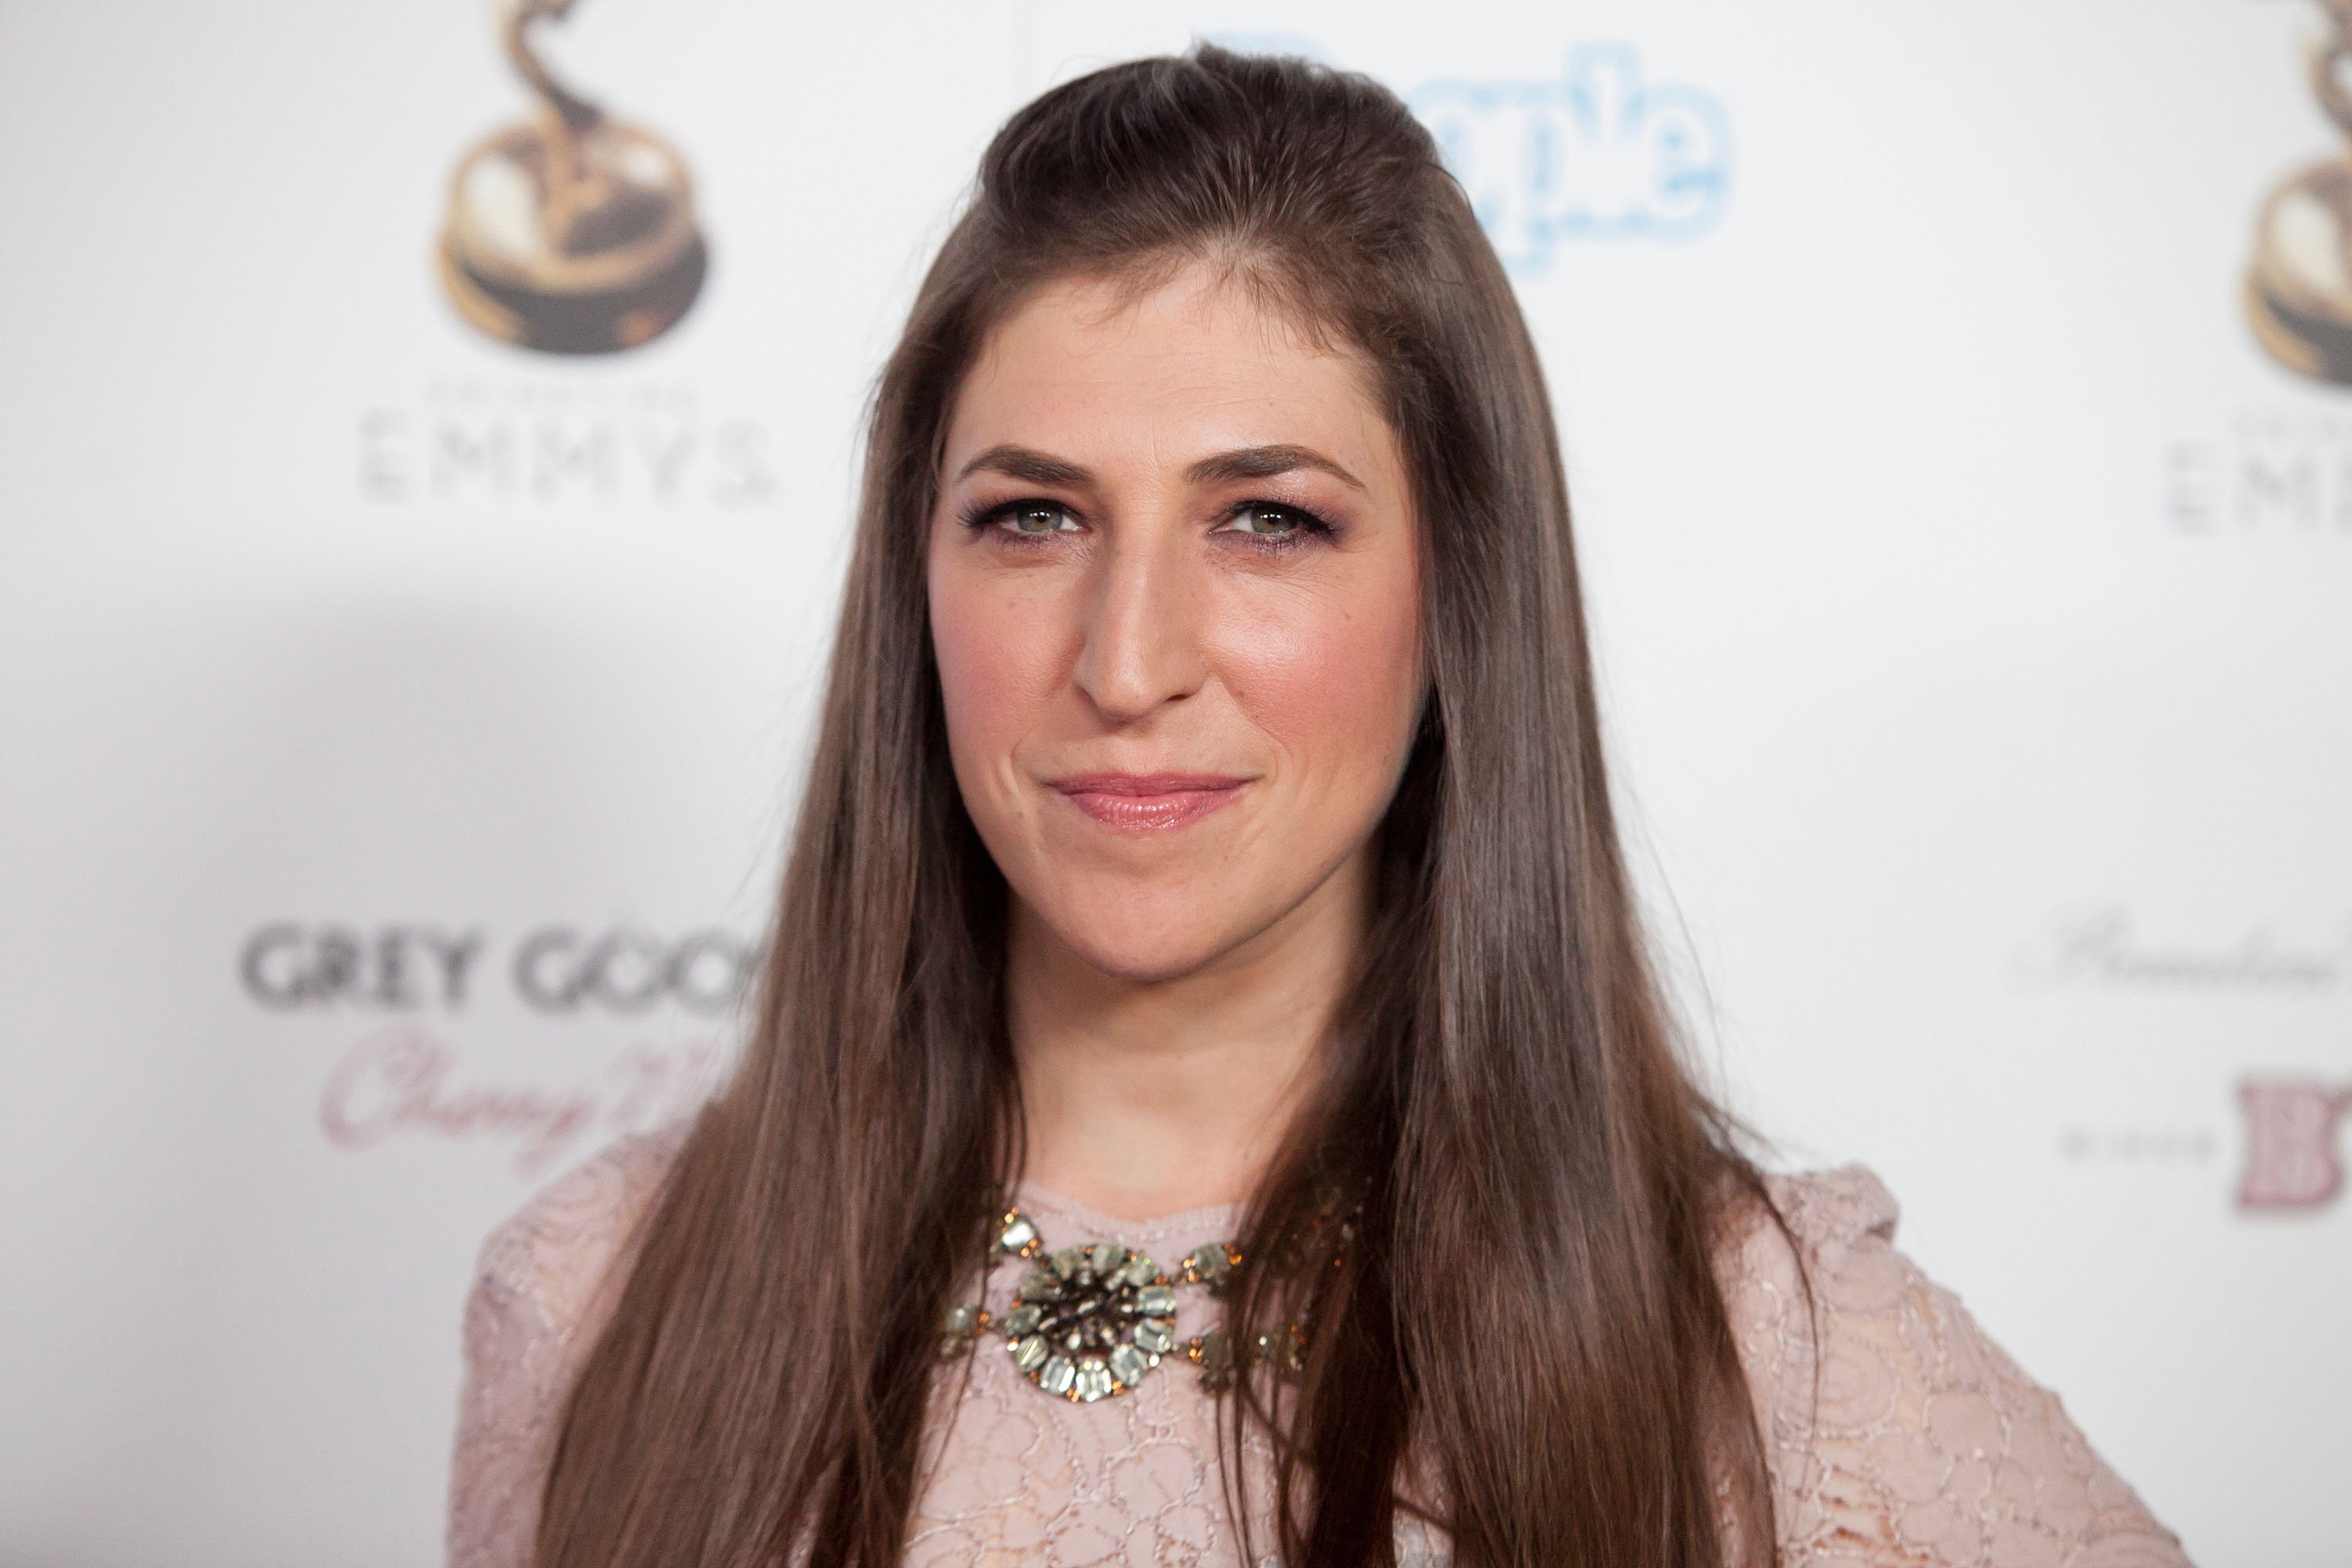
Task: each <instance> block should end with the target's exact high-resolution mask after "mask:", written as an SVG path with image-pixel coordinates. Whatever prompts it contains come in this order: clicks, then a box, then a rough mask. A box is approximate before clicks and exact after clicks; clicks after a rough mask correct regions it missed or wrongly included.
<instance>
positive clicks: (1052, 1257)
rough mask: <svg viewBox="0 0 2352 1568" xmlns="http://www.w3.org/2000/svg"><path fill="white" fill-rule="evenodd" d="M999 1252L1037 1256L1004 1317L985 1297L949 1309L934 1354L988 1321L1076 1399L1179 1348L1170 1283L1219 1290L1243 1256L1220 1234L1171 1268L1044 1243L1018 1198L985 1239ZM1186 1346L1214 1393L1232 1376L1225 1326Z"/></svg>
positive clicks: (1099, 1395)
mask: <svg viewBox="0 0 2352 1568" xmlns="http://www.w3.org/2000/svg"><path fill="white" fill-rule="evenodd" d="M1003 1258H1021V1259H1023V1260H1024V1261H1025V1262H1028V1263H1031V1264H1033V1265H1034V1268H1031V1269H1030V1271H1029V1273H1028V1274H1027V1276H1026V1277H1024V1279H1022V1281H1021V1284H1020V1286H1019V1288H1018V1289H1016V1290H1015V1291H1014V1297H1015V1304H1014V1305H1013V1307H1012V1308H1010V1309H1009V1310H1007V1311H1006V1312H1005V1314H1004V1317H1003V1321H1001V1322H1000V1321H997V1320H996V1319H995V1318H993V1317H992V1315H991V1314H990V1312H989V1310H988V1309H987V1308H986V1307H985V1306H981V1305H978V1304H974V1305H971V1306H962V1307H956V1308H953V1309H951V1310H950V1311H949V1313H948V1315H947V1319H946V1321H945V1322H943V1323H942V1324H941V1325H940V1328H941V1338H940V1356H941V1357H942V1358H952V1357H955V1356H960V1355H963V1354H965V1353H967V1352H969V1351H970V1350H971V1347H972V1345H973V1344H974V1342H977V1341H978V1340H979V1338H980V1336H981V1335H982V1334H983V1333H986V1332H988V1331H990V1330H991V1329H994V1330H996V1331H998V1332H1001V1333H1002V1334H1003V1336H1004V1348H1005V1351H1006V1353H1008V1354H1009V1355H1011V1356H1012V1358H1013V1365H1014V1366H1016V1367H1018V1368H1019V1369H1020V1370H1021V1373H1022V1375H1023V1376H1024V1377H1026V1378H1028V1380H1029V1381H1030V1382H1031V1383H1034V1384H1036V1385H1037V1386H1038V1387H1039V1388H1042V1389H1044V1390H1045V1392H1046V1393H1047V1394H1054V1395H1055V1396H1056V1397H1058V1398H1063V1399H1067V1400H1069V1401H1071V1402H1072V1403H1073V1404H1079V1405H1092V1404H1094V1403H1095V1402H1096V1401H1097V1400H1099V1399H1108V1398H1109V1397H1111V1396H1112V1395H1113V1394H1126V1393H1128V1392H1129V1391H1130V1390H1132V1389H1133V1388H1134V1387H1135V1385H1136V1384H1139V1383H1141V1382H1142V1381H1143V1379H1144V1378H1145V1377H1146V1376H1147V1375H1148V1374H1149V1373H1150V1371H1151V1369H1152V1368H1153V1367H1156V1366H1158V1365H1159V1364H1160V1358H1161V1357H1162V1356H1167V1355H1172V1354H1174V1353H1176V1352H1177V1349H1178V1344H1177V1340H1176V1292H1177V1291H1178V1290H1179V1289H1182V1288H1184V1287H1188V1286H1199V1287H1201V1288H1202V1289H1205V1290H1207V1291H1208V1293H1209V1294H1210V1295H1212V1296H1223V1294H1224V1293H1225V1287H1226V1285H1227V1284H1228V1283H1229V1282H1230V1281H1231V1279H1232V1278H1233V1273H1234V1269H1236V1268H1239V1267H1240V1266H1241V1262H1242V1255H1241V1250H1240V1249H1239V1248H1238V1247H1234V1245H1233V1244H1232V1243H1231V1242H1224V1241H1213V1242H1210V1243H1208V1244H1206V1245H1205V1246H1202V1247H1194V1248H1193V1249H1192V1251H1191V1252H1188V1253H1186V1254H1185V1255H1184V1261H1183V1262H1182V1263H1181V1264H1180V1265H1178V1266H1177V1268H1176V1271H1175V1272H1174V1273H1173V1274H1170V1273H1167V1272H1165V1271H1164V1270H1162V1269H1161V1268H1160V1265H1159V1264H1157V1263H1155V1262H1153V1261H1152V1260H1151V1258H1150V1257H1149V1256H1148V1255H1146V1254H1144V1253H1140V1252H1137V1251H1134V1250H1132V1249H1130V1248H1129V1247H1124V1246H1122V1245H1120V1244H1119V1243H1118V1242H1116V1241H1097V1242H1093V1243H1090V1244H1087V1245H1085V1246H1077V1247H1062V1248H1061V1249H1059V1250H1058V1251H1051V1252H1049V1251H1047V1250H1046V1247H1045V1241H1044V1240H1043V1239H1042V1238H1041V1237H1039V1236H1038V1234H1037V1226H1036V1225H1035V1223H1034V1221H1032V1220H1031V1219H1030V1217H1029V1216H1028V1215H1026V1214H1024V1213H1023V1212H1022V1210H1021V1208H1020V1206H1019V1205H1013V1207H1011V1208H1009V1209H1007V1210H1005V1211H1004V1213H1003V1215H1001V1216H1000V1217H999V1219H998V1221H997V1224H996V1226H995V1228H994V1232H993V1234H992V1236H991V1237H990V1238H989V1246H988V1264H989V1269H990V1271H993V1270H994V1268H995V1267H996V1265H997V1263H998V1262H999V1261H1000V1260H1001V1259H1003ZM982 1278H983V1279H985V1275H983V1277H982ZM1259 1337H1260V1338H1261V1339H1263V1340H1266V1341H1268V1342H1272V1341H1274V1339H1275V1338H1276V1336H1274V1335H1272V1334H1265V1335H1260V1336H1259ZM1291 1338H1292V1341H1293V1343H1292V1344H1291V1345H1289V1346H1288V1347H1287V1349H1288V1351H1289V1354H1288V1355H1287V1356H1286V1358H1284V1359H1285V1360H1286V1361H1289V1362H1291V1363H1296V1362H1297V1357H1298V1353H1299V1349H1300V1346H1299V1344H1298V1342H1297V1341H1298V1331H1297V1328H1296V1327H1294V1328H1293V1329H1292V1331H1291ZM1259 1348H1260V1350H1261V1351H1262V1352H1263V1351H1267V1350H1271V1349H1272V1348H1273V1346H1272V1345H1271V1343H1269V1344H1268V1345H1265V1346H1261V1347H1259ZM1182 1352H1183V1355H1184V1359H1185V1360H1187V1361H1189V1362H1191V1363H1192V1364H1193V1365H1195V1366H1197V1367H1199V1368H1200V1369H1201V1381H1202V1384H1205V1385H1206V1386H1207V1387H1208V1388H1209V1389H1210V1390H1211V1391H1212V1392H1215V1391H1218V1390H1222V1389H1223V1388H1224V1387H1226V1386H1227V1385H1228V1384H1230V1383H1231V1381H1232V1378H1233V1370H1234V1349H1233V1344H1232V1342H1230V1341H1229V1340H1228V1339H1227V1338H1226V1335H1225V1331H1224V1330H1223V1328H1222V1327H1219V1328H1213V1329H1211V1330H1209V1331H1207V1332H1206V1333H1201V1334H1194V1335H1193V1336H1192V1337H1191V1338H1190V1339H1188V1340H1186V1341H1184V1342H1183V1344H1182Z"/></svg>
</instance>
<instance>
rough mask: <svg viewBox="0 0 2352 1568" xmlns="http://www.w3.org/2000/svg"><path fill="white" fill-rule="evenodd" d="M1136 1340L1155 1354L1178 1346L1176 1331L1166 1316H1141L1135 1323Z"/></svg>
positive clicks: (1166, 1351)
mask: <svg viewBox="0 0 2352 1568" xmlns="http://www.w3.org/2000/svg"><path fill="white" fill-rule="evenodd" d="M1135 1342H1136V1343H1137V1344H1139V1345H1140V1346H1141V1347H1142V1348H1143V1349H1145V1350H1147V1351H1150V1352H1151V1353H1152V1354H1154V1355H1166V1354H1167V1353H1168V1352H1170V1351H1171V1350H1173V1349H1175V1348H1176V1331H1175V1329H1174V1327H1173V1326H1172V1325H1171V1324H1170V1322H1169V1321H1168V1320H1167V1319H1165V1318H1141V1319H1139V1320H1137V1321H1136V1325H1135Z"/></svg>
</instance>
